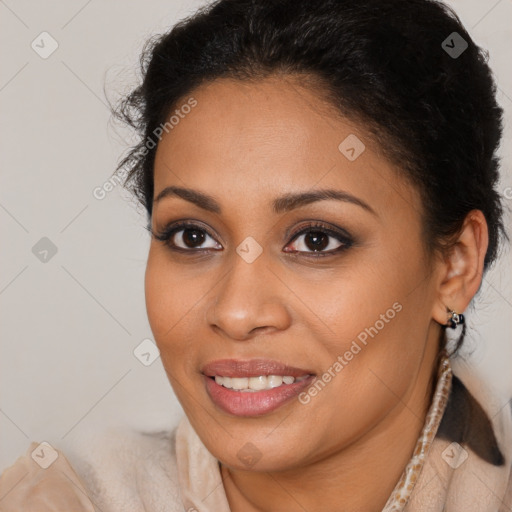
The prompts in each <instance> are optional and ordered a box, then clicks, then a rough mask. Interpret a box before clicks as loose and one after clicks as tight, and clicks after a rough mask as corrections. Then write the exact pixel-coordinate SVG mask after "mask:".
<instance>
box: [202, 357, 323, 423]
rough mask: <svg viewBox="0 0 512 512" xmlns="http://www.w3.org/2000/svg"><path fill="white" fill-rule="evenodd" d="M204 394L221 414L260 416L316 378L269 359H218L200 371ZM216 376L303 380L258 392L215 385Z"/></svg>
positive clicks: (293, 396)
mask: <svg viewBox="0 0 512 512" xmlns="http://www.w3.org/2000/svg"><path fill="white" fill-rule="evenodd" d="M202 373H203V379H204V381H205V387H206V391H207V393H208V396H209V397H210V399H211V400H212V402H213V403H214V404H215V405H216V406H217V407H219V408H220V409H221V410H222V411H224V412H227V413H229V414H232V415H235V416H245V417H248V416H261V415H263V414H268V413H270V412H273V411H275V410H276V409H278V408H279V407H281V406H283V405H285V404H286V403H289V402H290V401H291V400H293V399H294V398H295V397H296V396H297V395H298V394H299V393H300V392H301V391H302V390H303V389H305V388H306V387H308V386H309V385H310V384H311V383H312V382H313V380H314V379H315V378H316V376H315V374H314V373H313V372H312V371H310V370H306V369H302V368H296V367H293V366H288V365H285V364H282V363H279V362H278V361H272V360H269V359H251V360H249V361H243V360H238V359H221V360H217V361H213V362H211V363H208V364H207V365H205V366H204V367H203V369H202ZM215 375H220V376H222V377H257V376H259V375H283V376H284V375H289V376H291V377H302V376H305V375H309V376H308V377H307V378H305V379H304V380H301V381H299V382H294V383H293V384H283V385H281V386H278V387H276V388H272V389H265V390H261V391H237V390H234V389H228V388H225V387H224V386H222V385H220V384H217V383H216V382H215V379H214V378H212V377H213V376H215Z"/></svg>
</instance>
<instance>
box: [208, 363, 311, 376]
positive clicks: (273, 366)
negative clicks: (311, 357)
mask: <svg viewBox="0 0 512 512" xmlns="http://www.w3.org/2000/svg"><path fill="white" fill-rule="evenodd" d="M201 371H202V373H203V374H204V375H206V376H207V377H214V376H215V375H218V376H222V377H258V376H259V375H283V376H285V375H289V376H291V377H302V376H303V375H313V372H311V371H309V370H305V369H303V368H295V367H293V366H288V365H285V364H283V363H280V362H279V361H273V360H271V359H249V360H245V361H244V360H241V359H218V360H216V361H211V362H210V363H208V364H206V365H204V366H203V369H202V370H201Z"/></svg>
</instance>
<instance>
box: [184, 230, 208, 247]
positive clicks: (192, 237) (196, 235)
mask: <svg viewBox="0 0 512 512" xmlns="http://www.w3.org/2000/svg"><path fill="white" fill-rule="evenodd" d="M183 240H184V242H185V244H187V245H189V244H190V245H191V246H192V247H194V246H195V245H196V244H197V245H201V244H202V243H203V241H204V233H203V232H202V231H199V230H198V229H190V228H189V229H185V230H184V231H183Z"/></svg>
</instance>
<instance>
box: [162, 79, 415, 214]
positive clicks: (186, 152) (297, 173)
mask: <svg viewBox="0 0 512 512" xmlns="http://www.w3.org/2000/svg"><path fill="white" fill-rule="evenodd" d="M189 98H193V99H194V100H195V102H197V103H196V105H195V106H194V108H193V109H186V110H187V111H188V113H187V114H183V113H182V115H181V116H180V119H179V122H178V123H177V124H175V125H174V126H173V127H172V129H170V130H168V132H164V133H163V137H162V139H161V141H160V142H159V145H158V148H157V155H156V159H155V176H154V177H155V197H156V196H157V195H158V193H159V191H161V190H162V189H163V188H165V187H167V186H170V185H177V186H182V187H188V188H196V189H200V190H202V191H208V193H210V194H211V195H214V196H216V197H219V198H221V200H222V201H226V202H227V203H229V202H230V201H231V200H233V199H236V198H238V199H237V201H238V203H239V202H240V200H239V198H240V197H243V198H245V202H246V205H247V206H248V205H249V203H252V202H257V201H258V200H259V199H261V200H262V201H263V200H265V203H266V204H268V199H269V197H271V196H278V195H281V194H282V193H283V192H291V191H304V190H310V189H316V188H328V187H329V188H332V187H337V188H341V189H344V190H347V191H349V192H350V193H352V194H354V195H359V196H361V197H365V198H366V199H365V200H366V201H367V202H371V203H373V204H374V207H375V209H376V210H378V209H379V208H384V209H385V208H386V205H387V207H388V208H389V205H390V204H394V203H393V202H395V204H396V201H397V199H401V201H402V202H403V201H404V200H405V202H406V203H409V206H412V207H413V208H417V204H416V203H417V202H418V201H419V199H418V197H417V195H416V192H415V190H412V189H411V187H410V186H409V184H408V183H405V180H404V178H403V177H401V176H400V175H399V173H398V172H397V170H396V169H395V168H394V167H393V165H392V164H391V163H389V162H388V161H387V160H386V159H385V158H384V157H383V156H382V154H381V151H379V147H378V146H377V145H376V144H375V143H374V142H373V141H372V140H371V139H370V137H369V136H368V135H367V134H366V132H365V127H364V126H360V125H357V124H355V123H354V122H352V121H350V120H348V119H346V118H343V117H342V116H341V115H340V114H339V113H338V112H337V111H335V109H334V108H333V107H332V106H331V105H330V104H328V103H327V102H325V100H324V99H323V97H322V96H321V95H320V94H317V93H315V91H314V90H312V89H311V88H308V87H303V86H302V85H301V84H300V83H298V82H297V80H286V79H282V78H275V77H273V78H269V79H265V80H260V81H258V82H240V81H235V80H230V79H220V80H216V81H214V82H211V83H208V84H205V85H203V86H201V87H199V88H197V89H195V90H194V91H193V92H191V94H190V95H189V96H187V97H185V99H184V100H182V103H178V104H177V105H176V106H175V110H174V111H173V112H176V109H177V110H179V109H180V105H181V104H185V103H186V102H187V101H188V100H189ZM173 112H171V115H172V114H173ZM347 150H348V152H347ZM354 157H355V158H354ZM238 205H239V204H238ZM404 206H406V205H404Z"/></svg>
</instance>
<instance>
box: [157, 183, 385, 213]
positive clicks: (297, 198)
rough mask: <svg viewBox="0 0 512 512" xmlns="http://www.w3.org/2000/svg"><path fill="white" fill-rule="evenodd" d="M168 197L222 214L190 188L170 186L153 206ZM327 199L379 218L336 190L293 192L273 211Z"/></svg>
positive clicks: (278, 201)
mask: <svg viewBox="0 0 512 512" xmlns="http://www.w3.org/2000/svg"><path fill="white" fill-rule="evenodd" d="M166 197H180V198H181V199H184V200H185V201H189V202H190V203H193V204H195V205H197V206H199V208H202V209H203V210H206V211H209V212H212V213H217V214H220V213H222V208H221V206H220V204H219V203H218V202H217V200H216V199H215V198H214V197H212V196H210V195H208V194H205V193H204V192H199V191H197V190H192V189H190V188H184V187H176V186H170V187H166V188H164V189H163V190H162V191H161V192H160V193H159V194H158V195H157V196H156V198H155V199H154V200H153V204H156V203H158V202H159V201H161V200H162V199H164V198H166ZM327 199H334V200H336V201H343V202H345V203H352V204H355V205H357V206H360V207H361V208H363V209H365V210H367V211H368V212H370V213H371V214H373V215H375V216H377V214H376V213H375V210H374V209H373V208H372V207H371V206H370V205H369V204H367V203H366V202H364V201H363V200H362V199H359V198H357V197H355V196H353V195H352V194H349V193H348V192H345V191H343V190H335V189H318V190H311V191H308V192H291V193H288V194H285V195H283V196H281V197H278V198H276V199H274V201H273V202H272V210H273V212H274V213H275V214H280V213H284V212H288V211H291V210H294V209H296V208H299V207H301V206H305V205H307V204H311V203H314V202H316V201H324V200H327Z"/></svg>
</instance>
